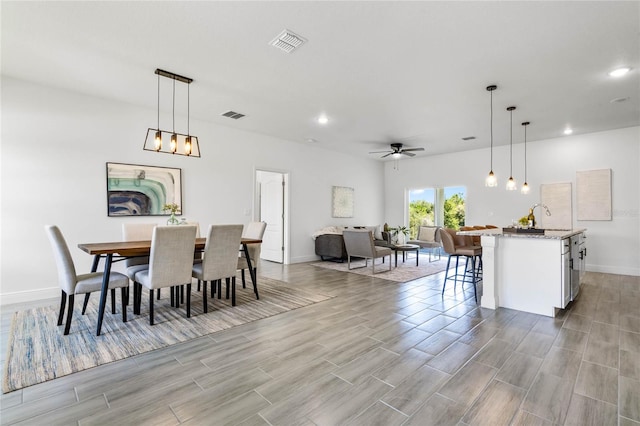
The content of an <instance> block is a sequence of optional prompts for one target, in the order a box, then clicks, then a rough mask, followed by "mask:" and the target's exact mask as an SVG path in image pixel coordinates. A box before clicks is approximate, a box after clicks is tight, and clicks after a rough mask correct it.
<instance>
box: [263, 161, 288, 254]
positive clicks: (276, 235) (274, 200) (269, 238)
mask: <svg viewBox="0 0 640 426" xmlns="http://www.w3.org/2000/svg"><path fill="white" fill-rule="evenodd" d="M259 182H260V220H261V221H263V222H266V223H267V228H266V229H265V231H264V237H263V238H262V253H261V256H260V257H261V258H262V259H265V260H269V261H272V262H278V263H283V259H284V175H283V174H282V173H275V172H264V171H261V172H259Z"/></svg>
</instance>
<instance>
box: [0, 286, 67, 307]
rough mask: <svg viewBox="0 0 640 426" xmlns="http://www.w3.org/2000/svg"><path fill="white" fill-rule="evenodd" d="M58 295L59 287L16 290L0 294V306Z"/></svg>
mask: <svg viewBox="0 0 640 426" xmlns="http://www.w3.org/2000/svg"><path fill="white" fill-rule="evenodd" d="M56 297H60V287H50V288H42V289H39V290H28V291H16V292H14V293H3V294H0V306H6V305H13V304H18V303H28V302H34V301H36V300H43V299H53V298H56Z"/></svg>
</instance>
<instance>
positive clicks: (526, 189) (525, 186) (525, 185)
mask: <svg viewBox="0 0 640 426" xmlns="http://www.w3.org/2000/svg"><path fill="white" fill-rule="evenodd" d="M520 193H522V194H524V195H527V194H528V193H529V184H528V183H527V182H525V183H523V184H522V188H520Z"/></svg>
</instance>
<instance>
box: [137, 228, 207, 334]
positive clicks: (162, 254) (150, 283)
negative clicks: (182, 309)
mask: <svg viewBox="0 0 640 426" xmlns="http://www.w3.org/2000/svg"><path fill="white" fill-rule="evenodd" d="M195 244H196V227H195V226H189V225H181V226H156V227H155V228H154V230H153V235H152V237H151V253H150V254H149V269H145V270H142V271H139V272H138V273H136V275H135V277H134V286H137V287H138V289H137V290H136V291H134V294H138V295H141V291H142V286H144V287H146V288H147V289H149V324H150V325H153V324H154V312H153V300H154V292H155V291H156V290H159V289H161V288H164V287H172V292H173V291H174V289H175V288H177V287H180V286H182V285H186V286H187V317H189V316H191V312H190V295H191V268H192V266H193V252H194V248H195ZM134 299H135V298H134ZM141 299H142V297H141V296H139V297H137V300H135V303H136V304H137V307H136V309H135V312H136V313H140V303H141Z"/></svg>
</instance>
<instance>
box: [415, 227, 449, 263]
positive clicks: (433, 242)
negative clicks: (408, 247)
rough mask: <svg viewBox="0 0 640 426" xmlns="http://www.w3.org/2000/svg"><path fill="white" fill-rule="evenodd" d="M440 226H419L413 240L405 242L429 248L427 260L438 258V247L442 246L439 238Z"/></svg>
mask: <svg viewBox="0 0 640 426" xmlns="http://www.w3.org/2000/svg"><path fill="white" fill-rule="evenodd" d="M441 229H442V228H441V227H440V226H421V227H419V228H418V235H417V237H416V239H415V240H409V241H407V244H415V245H418V246H420V248H424V249H428V250H429V262H431V259H432V255H434V254H435V255H437V257H436V256H433V259H436V260H440V249H441V248H442V239H441V238H440V232H441Z"/></svg>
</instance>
